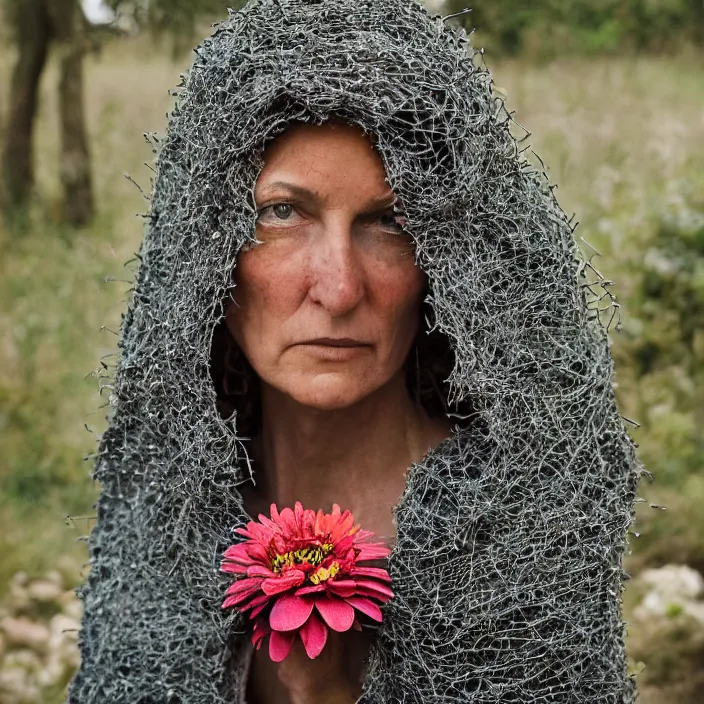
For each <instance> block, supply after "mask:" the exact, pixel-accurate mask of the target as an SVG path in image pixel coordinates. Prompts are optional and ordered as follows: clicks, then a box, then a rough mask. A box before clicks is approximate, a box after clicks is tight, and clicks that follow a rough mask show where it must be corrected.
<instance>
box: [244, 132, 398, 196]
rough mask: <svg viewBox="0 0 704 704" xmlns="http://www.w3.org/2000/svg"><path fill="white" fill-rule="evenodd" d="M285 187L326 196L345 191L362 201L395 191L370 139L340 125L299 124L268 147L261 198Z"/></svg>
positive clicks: (259, 186)
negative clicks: (317, 192) (355, 195)
mask: <svg viewBox="0 0 704 704" xmlns="http://www.w3.org/2000/svg"><path fill="white" fill-rule="evenodd" d="M282 182H284V183H290V184H292V185H295V186H298V187H302V188H309V189H314V190H316V191H322V192H325V191H332V190H336V189H340V188H345V189H350V190H353V191H355V192H356V193H357V194H358V195H360V196H370V195H374V196H383V195H386V194H390V192H391V189H390V188H389V185H388V183H387V181H386V172H385V170H384V165H383V163H382V160H381V157H380V156H379V154H378V152H377V151H376V150H375V149H374V147H373V145H372V141H371V139H370V138H369V136H367V135H365V134H364V133H363V132H362V130H361V129H360V128H358V127H355V126H352V125H348V124H344V123H338V122H329V123H325V124H322V125H305V124H294V125H291V126H290V127H288V128H287V129H286V131H285V132H283V133H282V134H281V135H279V136H278V137H277V138H276V139H275V140H273V141H272V142H271V143H270V144H269V146H268V147H267V149H266V150H265V152H264V166H263V169H262V171H261V173H260V175H259V178H258V179H257V184H256V193H257V195H260V194H263V193H264V191H266V190H269V189H270V188H273V187H277V186H278V184H281V183H282Z"/></svg>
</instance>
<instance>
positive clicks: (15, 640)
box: [0, 616, 50, 653]
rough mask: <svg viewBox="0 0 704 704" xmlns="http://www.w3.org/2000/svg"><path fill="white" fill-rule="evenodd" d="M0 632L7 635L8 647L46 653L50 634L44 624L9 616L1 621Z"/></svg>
mask: <svg viewBox="0 0 704 704" xmlns="http://www.w3.org/2000/svg"><path fill="white" fill-rule="evenodd" d="M0 631H2V632H3V633H4V634H5V637H6V639H7V643H8V645H14V646H19V647H22V646H24V647H28V648H31V649H32V650H38V651H39V652H42V653H43V652H46V649H47V646H48V643H49V635H50V634H49V629H48V628H47V627H46V626H45V625H44V624H43V623H35V622H33V621H30V620H29V619H26V618H12V617H10V616H7V617H5V618H4V619H2V621H0Z"/></svg>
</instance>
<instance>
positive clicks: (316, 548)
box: [271, 543, 339, 584]
mask: <svg viewBox="0 0 704 704" xmlns="http://www.w3.org/2000/svg"><path fill="white" fill-rule="evenodd" d="M333 547H334V546H333V544H332V543H324V544H323V545H313V546H311V547H307V548H299V549H298V550H289V551H288V552H285V553H284V554H283V555H275V556H274V558H273V559H272V561H271V567H272V569H273V570H274V572H281V571H282V570H283V569H284V568H285V567H293V566H294V565H303V564H307V565H311V566H313V567H317V566H318V565H319V564H320V563H321V562H322V561H323V560H324V559H325V558H326V557H327V556H328V555H329V554H330V553H331V552H332V549H333ZM335 564H336V563H335ZM338 569H339V566H338ZM325 579H328V578H327V577H325ZM314 584H317V582H314Z"/></svg>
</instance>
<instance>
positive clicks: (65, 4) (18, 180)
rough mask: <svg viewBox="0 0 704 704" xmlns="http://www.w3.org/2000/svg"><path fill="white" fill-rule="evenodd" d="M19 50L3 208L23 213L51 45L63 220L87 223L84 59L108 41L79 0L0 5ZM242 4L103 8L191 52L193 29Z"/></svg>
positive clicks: (202, 1)
mask: <svg viewBox="0 0 704 704" xmlns="http://www.w3.org/2000/svg"><path fill="white" fill-rule="evenodd" d="M0 2H4V11H5V16H6V18H7V20H8V25H9V26H10V27H11V29H12V32H13V36H14V40H15V43H16V45H17V62H16V64H15V68H14V71H13V76H12V89H11V96H12V97H11V101H10V106H9V115H8V120H7V126H6V130H5V134H4V136H3V137H4V144H3V147H2V156H1V157H0V196H1V199H0V202H1V203H2V205H3V207H4V208H5V209H8V210H16V209H18V208H22V207H23V206H24V205H25V204H26V203H27V200H28V198H29V196H30V193H31V190H32V185H33V170H32V132H33V127H34V120H35V116H36V112H37V100H38V89H39V83H40V80H41V76H42V72H43V70H44V67H45V65H46V61H47V57H48V55H49V51H50V49H51V48H52V46H54V45H56V48H57V49H58V51H59V53H60V81H59V112H60V126H61V164H60V178H61V183H62V187H63V192H64V208H63V218H64V220H65V221H66V222H68V223H69V224H71V225H74V226H81V225H85V224H86V223H87V222H88V221H89V220H90V219H91V217H92V215H93V211H94V205H93V191H92V186H91V169H90V153H89V147H88V138H87V133H86V123H85V117H84V106H83V59H84V57H85V54H86V53H87V51H88V50H89V48H90V47H91V46H92V45H96V44H97V43H99V42H100V41H101V40H102V39H104V38H105V36H107V33H106V32H105V31H104V29H100V28H94V27H91V26H90V25H89V24H88V22H87V21H86V19H85V17H84V14H83V11H82V9H81V3H80V0H0ZM228 4H229V6H230V7H239V6H241V5H242V4H243V2H241V1H239V2H238V1H235V2H231V3H224V2H223V0H106V5H107V6H109V7H111V8H112V9H113V10H115V12H116V13H117V17H118V20H119V19H120V17H122V16H127V17H129V18H131V20H132V23H133V24H134V25H135V27H136V28H146V29H148V30H149V31H151V32H153V33H154V34H155V35H168V36H169V37H170V38H171V39H172V40H173V46H174V49H175V50H176V51H180V50H182V49H184V48H185V47H188V46H191V45H192V42H193V38H194V33H195V30H196V27H197V25H198V23H199V22H200V21H202V20H209V19H221V18H222V17H223V15H224V14H225V11H226V7H227V6H228Z"/></svg>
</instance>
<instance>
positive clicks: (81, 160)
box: [59, 9, 94, 227]
mask: <svg viewBox="0 0 704 704" xmlns="http://www.w3.org/2000/svg"><path fill="white" fill-rule="evenodd" d="M76 11H77V12H80V9H77V10H76ZM76 24H78V21H77V22H76ZM84 55H85V45H84V37H83V33H82V32H81V31H80V29H78V28H77V29H76V30H75V32H74V33H73V36H72V37H71V38H70V40H69V41H68V43H67V45H66V46H65V47H64V53H63V56H62V58H61V82H60V84H59V104H60V115H61V169H60V170H61V183H62V185H63V188H64V219H65V221H66V222H68V223H70V224H71V225H74V226H76V227H79V226H82V225H86V224H87V223H88V222H89V221H90V220H91V218H92V217H93V212H94V205H93V189H92V183H91V173H90V153H89V150H88V137H87V134H86V124H85V119H84V114H83V57H84Z"/></svg>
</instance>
